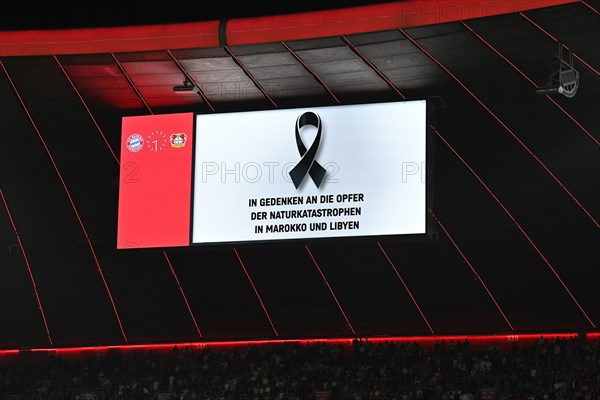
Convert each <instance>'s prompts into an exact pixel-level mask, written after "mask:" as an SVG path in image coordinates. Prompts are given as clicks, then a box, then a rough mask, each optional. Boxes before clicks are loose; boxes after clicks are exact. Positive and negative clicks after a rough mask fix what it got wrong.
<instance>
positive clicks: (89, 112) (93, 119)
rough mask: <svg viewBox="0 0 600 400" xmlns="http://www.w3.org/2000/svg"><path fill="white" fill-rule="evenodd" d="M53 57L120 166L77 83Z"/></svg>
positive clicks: (55, 58)
mask: <svg viewBox="0 0 600 400" xmlns="http://www.w3.org/2000/svg"><path fill="white" fill-rule="evenodd" d="M53 57H54V61H56V63H57V64H58V66H59V67H60V69H61V70H62V72H63V74H64V75H65V78H67V80H68V81H69V83H70V84H71V87H72V88H73V90H74V91H75V93H77V97H79V100H80V101H81V104H83V107H84V108H85V110H86V111H87V113H88V115H89V116H90V118H91V119H92V122H93V123H94V125H95V126H96V129H98V132H100V136H102V140H104V143H106V147H108V150H109V151H110V154H112V156H113V158H114V159H115V161H116V162H117V164H119V159H118V158H117V155H116V154H115V152H114V151H113V149H112V147H110V144H109V143H108V140H107V139H106V136H104V132H103V131H102V129H100V125H98V122H97V121H96V118H94V115H93V114H92V111H91V110H90V108H89V107H88V105H87V103H86V102H85V100H83V97H82V96H81V93H79V90H77V87H76V86H75V83H73V81H72V80H71V77H70V76H69V74H67V71H66V70H65V68H64V67H63V65H62V63H61V62H60V60H59V59H58V57H56V56H53Z"/></svg>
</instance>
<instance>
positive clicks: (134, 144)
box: [125, 133, 144, 153]
mask: <svg viewBox="0 0 600 400" xmlns="http://www.w3.org/2000/svg"><path fill="white" fill-rule="evenodd" d="M125 145H126V146H127V150H129V151H131V152H132V153H137V152H138V151H140V150H141V149H142V148H143V147H144V137H143V136H142V135H139V134H137V133H134V134H132V135H129V137H128V138H127V141H126V142H125Z"/></svg>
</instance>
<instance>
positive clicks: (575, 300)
mask: <svg viewBox="0 0 600 400" xmlns="http://www.w3.org/2000/svg"><path fill="white" fill-rule="evenodd" d="M430 127H431V129H432V130H433V131H434V132H435V133H436V135H437V136H438V137H439V138H440V139H441V140H442V141H443V142H444V143H445V144H446V146H448V148H449V149H450V150H452V152H453V153H454V155H455V156H456V157H457V158H458V159H459V160H460V161H461V162H462V163H463V164H464V166H465V167H467V169H468V170H469V171H470V172H471V173H472V174H473V176H474V177H475V178H476V179H477V181H479V183H480V184H481V185H482V186H483V187H484V188H485V190H486V191H487V192H488V193H489V194H490V195H491V196H492V198H493V199H494V200H495V201H496V203H498V205H499V206H500V207H501V208H502V210H504V212H505V213H506V215H508V217H509V218H510V220H511V221H512V222H513V223H514V224H515V226H516V227H517V228H518V229H519V230H520V231H521V233H522V234H523V236H525V239H527V241H528V242H529V244H530V245H531V247H533V249H534V250H535V251H536V253H537V254H538V255H539V256H540V258H541V259H542V260H543V261H544V263H545V264H546V265H547V266H548V268H550V270H551V271H552V273H553V274H554V276H555V277H556V279H558V281H559V282H560V284H561V285H562V287H563V288H564V289H565V291H566V292H567V293H568V294H569V296H570V297H571V299H572V300H573V302H574V303H575V304H576V305H577V308H579V310H580V311H581V313H582V314H583V315H584V316H585V318H586V319H587V320H588V322H589V323H590V324H591V325H592V326H593V327H594V328H596V324H594V322H593V321H592V320H591V319H590V317H589V316H588V315H587V313H586V312H585V310H584V309H583V307H582V306H581V305H580V304H579V302H578V301H577V299H576V298H575V296H574V295H573V293H571V291H570V290H569V288H568V287H567V285H566V284H565V282H564V281H563V280H562V278H561V277H560V276H559V275H558V272H556V270H555V269H554V267H553V266H552V264H550V261H548V259H547V258H546V257H545V256H544V254H543V253H542V251H541V250H540V249H539V248H538V247H537V245H536V244H535V243H534V242H533V240H532V239H531V237H530V236H529V235H528V234H527V232H525V229H523V227H522V226H521V224H519V223H518V222H517V220H516V219H515V218H514V217H513V216H512V214H511V213H510V211H508V209H507V208H506V207H505V206H504V204H503V203H502V202H501V201H500V199H499V198H498V197H497V196H496V194H495V193H494V192H493V191H492V190H491V189H490V188H489V187H488V186H487V185H486V184H485V182H484V181H483V180H482V179H481V178H480V177H479V175H478V174H477V173H476V172H475V170H473V168H471V166H470V165H469V164H468V163H467V162H466V161H465V160H464V159H463V158H462V157H461V156H460V154H458V152H457V151H456V150H454V147H452V146H451V145H450V143H448V142H447V141H446V139H444V137H443V136H442V135H441V134H440V133H439V132H438V131H437V130H436V129H435V128H434V127H433V126H431V125H430Z"/></svg>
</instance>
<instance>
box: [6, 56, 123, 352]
mask: <svg viewBox="0 0 600 400" xmlns="http://www.w3.org/2000/svg"><path fill="white" fill-rule="evenodd" d="M0 66H2V69H3V70H4V73H5V74H6V77H7V78H8V80H9V82H10V84H11V86H12V88H13V90H14V92H15V94H16V95H17V97H18V98H19V102H20V103H21V106H22V107H23V110H25V113H26V114H27V118H29V121H30V122H31V125H32V126H33V129H34V130H35V132H36V133H37V135H38V138H39V139H40V142H41V143H42V145H43V146H44V149H45V150H46V154H47V155H48V158H49V159H50V162H51V163H52V165H53V166H54V170H55V171H56V174H57V176H58V178H59V179H60V182H61V184H62V187H63V189H64V190H65V193H66V195H67V198H68V199H69V202H70V203H71V207H72V208H73V211H74V212H75V216H76V217H77V220H78V221H79V225H80V226H81V230H82V231H83V234H84V236H85V240H86V241H87V243H88V246H89V247H90V251H91V253H92V257H93V258H94V262H95V263H96V269H97V270H98V273H99V274H100V277H101V278H102V282H103V283H104V288H105V289H106V293H108V297H109V299H110V303H111V305H112V308H113V311H114V313H115V317H116V318H117V322H118V323H119V328H120V329H121V334H122V335H123V339H124V340H125V342H127V335H125V331H124V330H123V324H121V318H120V317H119V312H118V311H117V307H116V305H115V301H114V299H113V297H112V294H111V292H110V288H109V287H108V283H107V282H106V278H105V277H104V273H103V272H102V267H101V266H100V262H99V261H98V257H96V251H95V250H94V246H93V245H92V242H91V240H90V237H89V236H88V233H87V230H86V229H85V226H84V224H83V221H82V220H81V216H80V215H79V211H77V207H76V206H75V202H74V201H73V198H72V197H71V193H70V192H69V189H68V188H67V184H66V183H65V180H64V179H63V176H62V174H61V173H60V170H59V169H58V166H57V165H56V162H55V161H54V157H52V153H51V152H50V149H49V148H48V146H47V145H46V141H45V140H44V138H43V137H42V134H41V132H40V130H39V129H38V127H37V125H36V123H35V121H34V120H33V117H32V116H31V113H30V112H29V109H28V108H27V106H26V105H25V102H24V101H23V98H22V97H21V94H20V93H19V91H18V90H17V87H16V86H15V84H14V82H13V80H12V79H11V77H10V75H9V74H8V71H7V70H6V68H5V67H4V63H2V61H0Z"/></svg>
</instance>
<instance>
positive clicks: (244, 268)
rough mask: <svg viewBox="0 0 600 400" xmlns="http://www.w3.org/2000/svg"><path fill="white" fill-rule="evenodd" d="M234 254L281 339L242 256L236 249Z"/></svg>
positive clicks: (272, 326)
mask: <svg viewBox="0 0 600 400" xmlns="http://www.w3.org/2000/svg"><path fill="white" fill-rule="evenodd" d="M233 252H234V253H235V256H236V257H237V259H238V261H239V263H240V265H241V266H242V269H243V270H244V273H245V274H246V277H247V278H248V280H249V281H250V285H251V286H252V289H253V290H254V294H256V297H257V298H258V301H259V303H260V306H261V307H262V309H263V311H264V312H265V315H266V316H267V319H268V320H269V324H270V325H271V328H272V329H273V332H274V333H275V336H277V337H279V333H277V329H275V325H273V321H272V320H271V316H270V315H269V312H268V311H267V307H265V303H263V301H262V298H261V297H260V294H259V293H258V290H257V289H256V286H254V282H253V281H252V278H251V277H250V274H249V273H248V270H247V269H246V266H245V265H244V262H243V261H242V259H241V258H240V255H239V253H238V251H237V249H236V248H235V247H234V248H233Z"/></svg>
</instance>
